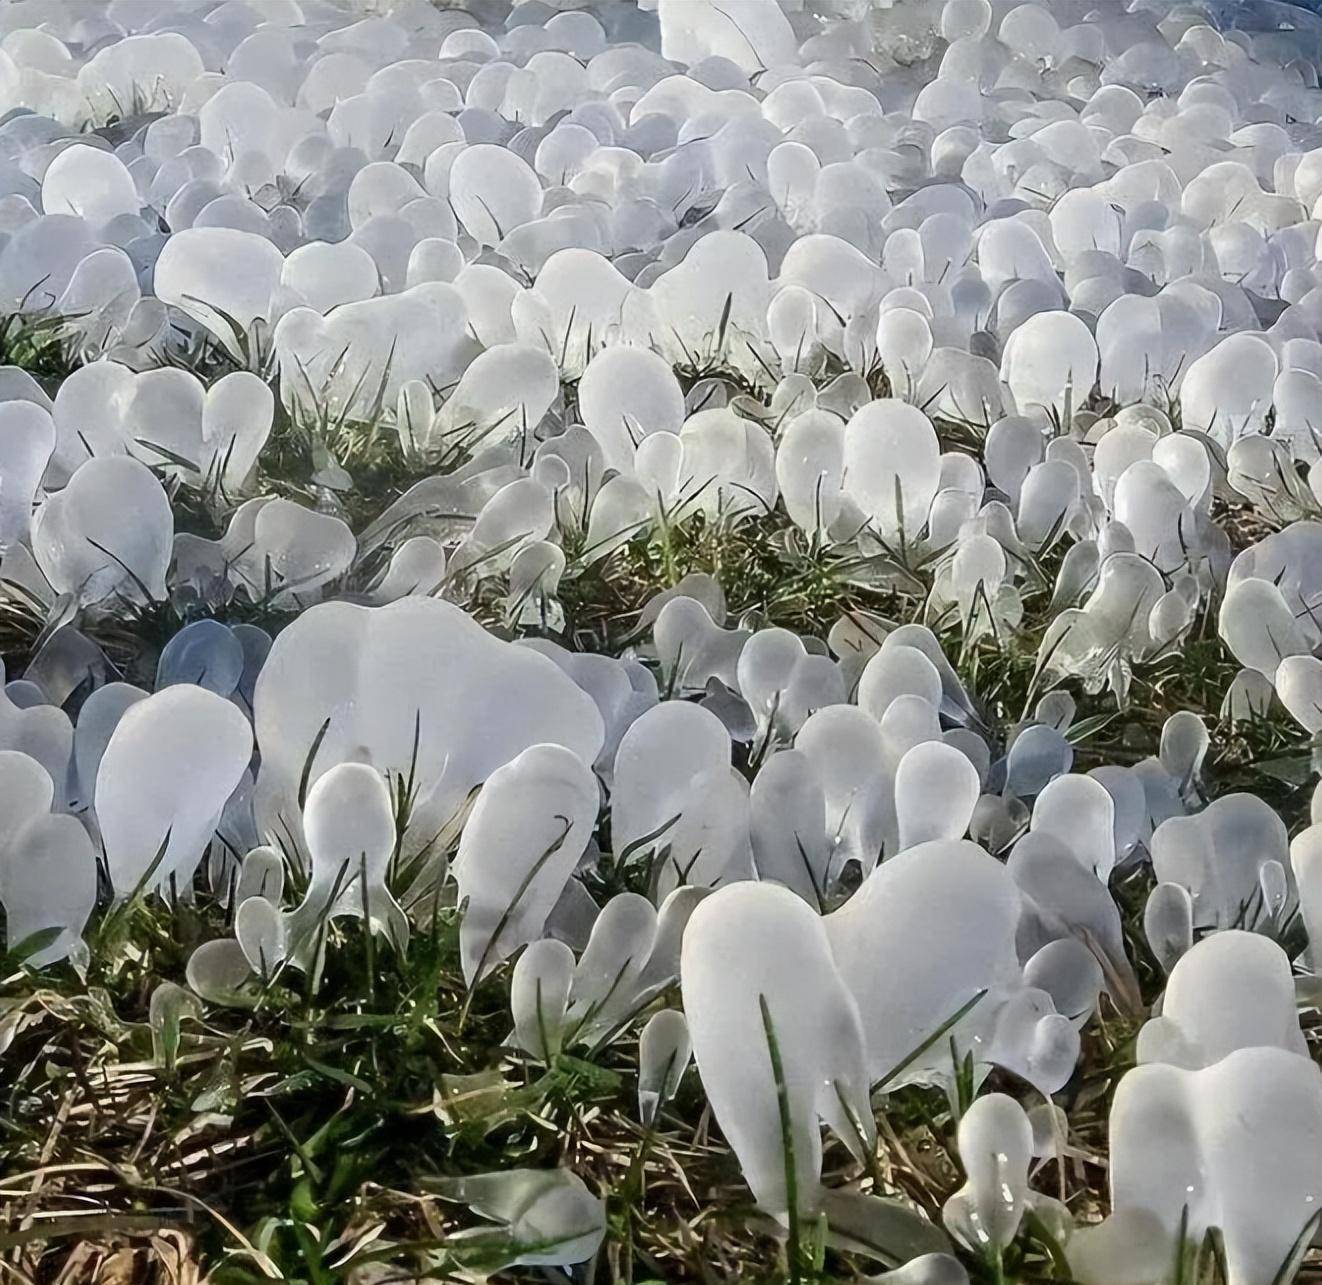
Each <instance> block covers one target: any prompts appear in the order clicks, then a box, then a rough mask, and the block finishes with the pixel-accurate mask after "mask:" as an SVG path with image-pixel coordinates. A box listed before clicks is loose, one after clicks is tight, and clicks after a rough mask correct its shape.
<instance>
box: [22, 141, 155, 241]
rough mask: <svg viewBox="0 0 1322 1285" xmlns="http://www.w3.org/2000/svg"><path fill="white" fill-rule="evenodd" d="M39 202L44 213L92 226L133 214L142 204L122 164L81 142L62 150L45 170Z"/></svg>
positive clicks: (99, 225) (111, 154)
mask: <svg viewBox="0 0 1322 1285" xmlns="http://www.w3.org/2000/svg"><path fill="white" fill-rule="evenodd" d="M41 202H42V208H43V209H44V210H45V211H46V213H47V214H74V215H77V216H78V217H79V218H82V219H86V220H87V222H88V223H89V224H91V225H92V226H93V227H102V226H104V225H105V224H107V223H109V222H110V221H111V220H112V219H114V218H117V217H118V216H119V215H121V214H137V212H138V211H139V209H141V208H142V204H143V202H142V198H141V197H140V196H139V195H138V190H137V188H136V187H135V186H134V183H133V178H132V175H130V174H129V172H128V169H127V168H126V167H125V165H124V162H123V161H121V160H120V159H119V157H117V156H116V155H115V154H114V153H113V152H108V151H102V150H101V149H100V148H97V147H89V146H87V145H86V144H84V143H79V144H77V145H76V146H74V147H68V148H65V150H64V151H62V152H61V153H60V154H59V155H58V156H57V157H56V158H55V159H54V160H53V161H52V162H51V163H50V165H49V166H48V167H47V169H46V175H45V177H44V178H43V179H42V183H41Z"/></svg>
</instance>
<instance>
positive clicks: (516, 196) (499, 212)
mask: <svg viewBox="0 0 1322 1285" xmlns="http://www.w3.org/2000/svg"><path fill="white" fill-rule="evenodd" d="M450 203H451V204H452V205H453V206H454V212H455V214H456V215H457V216H458V218H459V221H460V223H462V224H463V225H464V228H465V229H466V230H467V232H468V234H469V235H470V236H471V237H473V239H474V240H476V241H477V242H478V243H479V244H480V245H497V244H499V242H500V241H501V240H502V239H503V238H505V237H507V236H508V235H509V234H510V233H511V232H513V231H514V229H515V228H518V227H522V226H523V224H525V223H529V222H531V221H532V220H533V219H535V218H536V217H537V216H538V214H540V213H541V208H542V185H541V183H539V182H538V180H537V175H536V173H535V172H534V171H533V169H532V168H531V167H530V166H529V165H528V163H527V162H526V161H523V160H521V159H520V158H519V157H518V156H516V155H515V154H514V153H513V152H511V151H509V150H507V149H506V148H503V147H496V146H494V145H492V144H490V143H477V144H474V145H472V146H470V147H466V148H464V150H463V151H462V152H460V153H459V155H458V157H457V158H456V159H455V162H454V164H453V165H452V166H451V167H450Z"/></svg>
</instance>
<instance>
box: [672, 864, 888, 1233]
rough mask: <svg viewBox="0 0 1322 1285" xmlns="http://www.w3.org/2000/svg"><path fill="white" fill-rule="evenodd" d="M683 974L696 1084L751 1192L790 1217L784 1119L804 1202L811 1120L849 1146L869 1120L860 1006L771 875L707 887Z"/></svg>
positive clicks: (814, 1198)
mask: <svg viewBox="0 0 1322 1285" xmlns="http://www.w3.org/2000/svg"><path fill="white" fill-rule="evenodd" d="M681 977H682V982H683V992H684V1011H685V1013H686V1015H687V1017H688V1022H689V1030H690V1033H691V1035H692V1039H693V1052H694V1056H695V1058H696V1060H697V1063H698V1071H699V1073H700V1074H701V1076H702V1083H703V1088H704V1089H705V1090H706V1093H707V1099H708V1101H709V1102H710V1103H711V1105H712V1110H713V1112H714V1113H715V1115H716V1119H717V1121H718V1122H719V1124H720V1126H721V1130H722V1132H723V1133H724V1134H725V1136H726V1139H727V1140H728V1141H729V1143H730V1145H731V1146H732V1147H733V1148H734V1151H735V1154H736V1155H737V1156H738V1158H739V1163H740V1167H741V1168H742V1169H743V1172H744V1178H745V1180H746V1181H747V1182H748V1184H749V1186H750V1187H751V1188H752V1189H753V1195H754V1197H755V1198H756V1199H757V1202H758V1204H759V1205H760V1206H761V1207H762V1208H763V1209H765V1210H766V1211H767V1212H768V1213H770V1214H772V1215H773V1216H775V1217H777V1218H779V1219H781V1220H782V1221H783V1220H785V1219H786V1218H787V1216H788V1213H789V1207H788V1200H789V1197H788V1194H787V1174H788V1172H790V1163H791V1162H790V1158H789V1157H788V1156H787V1155H786V1153H785V1147H784V1142H783V1139H784V1131H785V1130H788V1131H789V1133H790V1135H791V1137H792V1138H793V1173H794V1177H795V1188H796V1191H797V1198H798V1201H799V1204H800V1209H799V1211H798V1212H800V1213H803V1212H809V1211H812V1210H813V1209H815V1207H816V1205H817V1203H818V1190H819V1187H820V1182H821V1163H822V1144H821V1128H820V1121H826V1122H828V1123H829V1124H830V1125H831V1126H832V1128H833V1129H834V1130H835V1131H836V1133H837V1134H838V1135H839V1136H840V1137H841V1139H842V1140H843V1141H844V1142H845V1143H846V1144H847V1145H849V1146H850V1147H851V1148H854V1149H858V1148H859V1147H866V1146H868V1145H870V1144H871V1131H872V1127H873V1126H872V1111H871V1108H870V1106H869V1105H868V1101H867V1083H868V1080H867V1073H866V1071H865V1069H864V1055H863V1037H862V1031H861V1029H860V1025H859V1019H858V1011H857V1009H856V1007H855V1005H854V1002H853V1000H852V999H851V998H850V996H849V993H848V991H847V990H846V989H845V986H844V984H843V982H842V980H841V977H840V974H839V972H838V971H837V969H836V965H835V962H834V961H833V959H832V958H831V950H830V946H829V943H828V940H827V936H826V932H825V930H824V929H823V927H822V921H821V919H820V918H819V917H818V916H817V914H816V912H815V911H813V910H812V909H810V908H809V907H808V906H807V905H805V904H804V903H803V901H802V900H800V899H799V898H798V897H796V896H795V895H794V894H793V893H791V892H790V891H788V890H787V889H785V888H779V887H777V886H775V885H774V884H756V883H749V884H741V885H738V886H736V887H732V888H727V889H724V890H722V891H719V892H716V893H713V894H712V895H711V896H710V897H708V898H706V900H705V901H703V903H702V904H701V905H700V906H699V907H698V908H697V910H695V911H694V912H693V917H692V918H691V919H690V920H689V926H688V929H687V931H686V932H685V934H684V947H683V958H682V964H681ZM773 1050H774V1051H773ZM777 1065H778V1066H779V1068H780V1069H779V1071H778V1072H777V1071H776V1070H775V1069H774V1068H775V1067H776V1066H777ZM782 1110H783V1111H785V1113H786V1114H787V1115H788V1119H787V1120H786V1119H784V1118H783V1117H782ZM860 1131H862V1136H860Z"/></svg>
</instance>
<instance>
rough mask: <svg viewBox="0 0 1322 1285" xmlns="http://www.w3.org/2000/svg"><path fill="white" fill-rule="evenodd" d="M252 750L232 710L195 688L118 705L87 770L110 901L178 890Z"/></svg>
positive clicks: (190, 874) (244, 725) (242, 721)
mask: <svg viewBox="0 0 1322 1285" xmlns="http://www.w3.org/2000/svg"><path fill="white" fill-rule="evenodd" d="M252 748H253V741H252V729H251V728H250V727H249V726H248V720H247V719H246V718H244V716H243V715H242V714H241V713H240V712H239V709H238V707H237V706H235V705H233V704H231V703H230V702H229V701H227V700H224V699H222V698H221V697H219V696H217V695H216V694H215V693H214V692H209V691H207V690H206V689H205V688H202V687H196V686H193V685H191V684H187V683H181V684H179V685H178V686H175V687H167V688H165V689H164V690H163V691H159V692H157V693H155V694H154V695H152V696H149V697H147V698H146V699H145V700H140V701H137V702H136V703H135V704H133V705H131V706H129V708H128V709H126V710H125V711H124V712H123V714H122V715H121V717H120V719H119V722H118V723H117V724H116V726H115V730H114V732H113V734H112V735H111V737H110V742H109V744H108V745H107V746H106V749H105V753H104V754H103V755H102V756H101V762H100V766H99V768H98V770H97V774H96V815H97V821H98V822H99V824H100V828H101V837H102V842H103V844H104V846H105V854H106V867H107V869H108V871H109V873H110V881H111V884H112V885H113V886H114V890H115V896H116V897H117V898H118V899H120V900H123V899H125V898H128V897H130V896H132V895H134V894H135V893H136V892H139V891H142V892H145V893H150V892H155V891H157V890H159V889H162V888H172V889H174V890H175V892H176V893H182V892H183V891H184V890H185V889H186V888H187V887H188V885H189V883H190V881H191V880H192V877H193V872H194V871H195V870H196V869H197V865H198V862H199V861H201V859H202V856H203V854H204V851H205V848H206V845H207V843H209V842H210V840H211V836H212V834H214V833H215V829H216V825H217V824H218V822H219V821H220V814H221V810H222V809H223V808H224V806H225V801H226V800H227V799H228V798H229V796H230V793H231V792H232V791H233V789H234V787H235V786H236V785H237V784H238V783H239V780H240V778H241V777H242V775H243V772H244V770H245V769H246V768H247V766H248V760H249V759H250V758H251V757H252Z"/></svg>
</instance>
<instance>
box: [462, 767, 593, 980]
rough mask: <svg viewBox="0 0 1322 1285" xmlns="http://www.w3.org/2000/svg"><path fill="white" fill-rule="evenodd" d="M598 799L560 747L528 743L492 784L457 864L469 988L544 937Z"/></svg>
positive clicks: (476, 807) (482, 793)
mask: <svg viewBox="0 0 1322 1285" xmlns="http://www.w3.org/2000/svg"><path fill="white" fill-rule="evenodd" d="M599 796H600V790H599V787H598V785H597V782H596V779H595V778H594V777H593V775H592V773H591V771H590V770H589V769H588V768H587V767H586V766H584V764H583V761H582V760H581V759H580V758H579V757H578V756H577V755H576V754H575V753H574V752H573V751H572V750H567V749H565V748H564V747H563V746H560V745H533V746H530V747H529V748H528V749H526V750H524V751H523V753H522V754H520V755H519V756H518V757H517V758H516V759H514V760H512V761H511V762H509V763H507V764H505V766H504V767H501V768H498V769H497V770H496V771H495V772H493V773H492V774H491V775H490V776H489V777H488V778H487V779H486V781H485V783H484V784H483V786H482V788H481V790H479V791H478V795H477V800H476V802H475V803H474V804H473V809H472V811H471V812H470V813H469V816H468V820H467V822H466V823H465V825H464V830H463V835H462V837H461V838H460V841H459V852H458V855H457V856H456V857H455V860H454V863H453V865H452V866H451V871H452V873H453V874H454V877H455V879H456V881H457V882H458V885H459V896H460V900H461V904H463V905H464V906H465V909H464V917H463V924H462V931H461V934H460V953H461V955H462V959H463V968H464V977H465V980H467V981H468V982H469V983H470V984H472V983H473V982H475V981H478V980H480V979H481V977H482V975H483V974H484V973H485V972H486V971H487V970H488V969H490V968H493V967H495V965H496V964H498V963H499V962H500V961H501V960H502V959H504V958H505V957H506V956H508V955H511V954H513V953H514V951H516V950H517V949H518V948H519V947H520V946H522V945H524V944H526V943H528V942H531V941H534V940H536V938H537V937H538V936H539V935H540V934H541V932H542V929H543V928H544V926H545V924H546V919H547V916H548V915H549V914H550V913H551V909H552V908H553V907H554V905H555V903H556V901H557V900H558V899H559V897H560V895H561V893H562V892H563V890H564V886H565V884H566V883H567V882H568V881H569V879H570V877H571V876H572V875H573V873H574V870H575V868H576V867H577V865H578V861H579V858H580V857H581V856H582V855H583V850H584V849H585V848H586V846H587V842H588V839H589V838H590V837H591V834H592V828H593V826H594V825H595V823H596V819H597V807H598V802H599Z"/></svg>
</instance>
